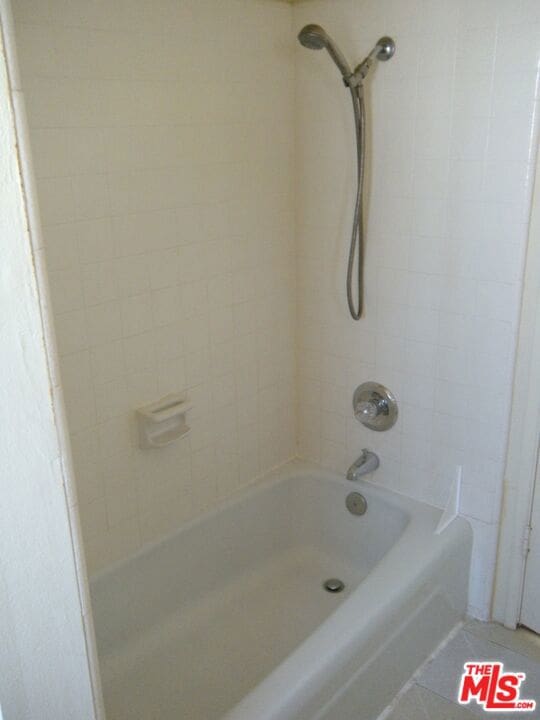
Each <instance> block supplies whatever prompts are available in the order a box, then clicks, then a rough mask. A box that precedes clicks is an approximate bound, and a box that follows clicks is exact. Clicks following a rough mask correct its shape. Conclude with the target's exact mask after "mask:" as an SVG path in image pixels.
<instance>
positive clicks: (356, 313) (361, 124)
mask: <svg viewBox="0 0 540 720" xmlns="http://www.w3.org/2000/svg"><path fill="white" fill-rule="evenodd" d="M350 91H351V98H352V104H353V110H354V122H355V126H356V157H357V173H358V183H357V187H356V202H355V206H354V219H353V226H352V233H351V245H350V248H349V262H348V265H347V302H348V304H349V312H350V313H351V317H352V318H353V320H360V318H361V317H362V310H363V306H364V297H363V296H364V207H363V206H364V202H363V196H364V158H365V145H366V139H365V138H366V132H365V124H366V112H365V105H364V97H363V88H362V87H361V86H356V87H350ZM357 248H358V262H357V278H358V298H357V304H356V305H355V302H354V298H353V288H352V285H353V274H354V258H355V255H356V250H357Z"/></svg>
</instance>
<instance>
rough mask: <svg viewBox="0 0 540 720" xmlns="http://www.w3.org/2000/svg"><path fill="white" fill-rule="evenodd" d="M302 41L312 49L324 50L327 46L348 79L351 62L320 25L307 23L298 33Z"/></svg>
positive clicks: (345, 78) (344, 77) (341, 71)
mask: <svg viewBox="0 0 540 720" xmlns="http://www.w3.org/2000/svg"><path fill="white" fill-rule="evenodd" d="M298 40H300V43H301V44H302V45H303V46H304V47H306V48H309V49H310V50H322V49H323V48H326V50H327V52H328V54H329V55H330V57H331V58H332V60H333V61H334V62H335V63H336V65H337V66H338V68H339V71H340V73H341V74H342V75H343V79H344V80H347V79H348V78H349V77H350V76H351V75H352V71H351V68H350V67H349V63H348V62H347V61H346V60H345V57H344V55H343V53H342V52H341V51H340V50H339V48H338V47H337V45H336V44H335V43H334V41H333V40H332V38H331V37H330V35H328V33H327V32H326V30H324V29H323V28H322V27H321V26H320V25H306V26H305V27H303V28H302V30H300V32H299V33H298Z"/></svg>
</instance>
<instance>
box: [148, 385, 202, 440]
mask: <svg viewBox="0 0 540 720" xmlns="http://www.w3.org/2000/svg"><path fill="white" fill-rule="evenodd" d="M192 407H193V403H191V402H189V401H188V400H186V398H185V397H184V395H183V394H180V393H172V394H170V395H165V397H162V398H161V399H160V400H156V402H153V403H150V404H149V405H144V407H140V408H137V410H136V411H135V414H136V415H137V424H138V427H139V445H140V447H141V448H161V447H165V446H166V445H169V443H172V442H174V441H175V440H178V439H179V438H181V437H183V436H184V435H187V434H188V432H189V426H188V424H187V422H186V413H187V411H188V410H191V408H192Z"/></svg>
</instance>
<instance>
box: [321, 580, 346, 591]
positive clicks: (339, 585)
mask: <svg viewBox="0 0 540 720" xmlns="http://www.w3.org/2000/svg"><path fill="white" fill-rule="evenodd" d="M323 588H324V589H325V590H326V592H329V593H334V594H335V593H340V592H342V591H343V590H345V583H344V582H343V581H342V580H340V579H339V578H328V580H325V581H324V582H323Z"/></svg>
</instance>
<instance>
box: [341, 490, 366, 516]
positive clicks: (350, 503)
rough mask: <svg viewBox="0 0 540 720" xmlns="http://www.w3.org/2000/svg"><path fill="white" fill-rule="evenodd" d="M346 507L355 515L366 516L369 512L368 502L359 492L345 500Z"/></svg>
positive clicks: (353, 493)
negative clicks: (367, 511)
mask: <svg viewBox="0 0 540 720" xmlns="http://www.w3.org/2000/svg"><path fill="white" fill-rule="evenodd" d="M345 505H346V506H347V510H348V511H349V512H350V513H352V514H353V515H364V514H365V512H366V510H367V500H366V498H365V497H364V496H363V495H362V494H361V493H359V492H352V493H349V494H348V495H347V497H346V499H345Z"/></svg>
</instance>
